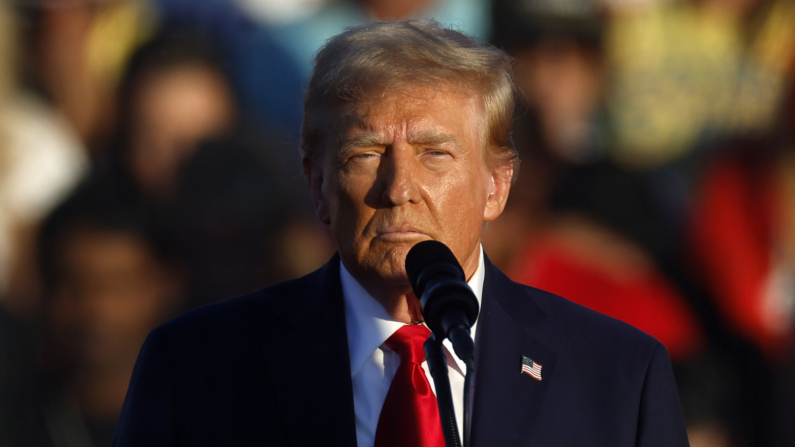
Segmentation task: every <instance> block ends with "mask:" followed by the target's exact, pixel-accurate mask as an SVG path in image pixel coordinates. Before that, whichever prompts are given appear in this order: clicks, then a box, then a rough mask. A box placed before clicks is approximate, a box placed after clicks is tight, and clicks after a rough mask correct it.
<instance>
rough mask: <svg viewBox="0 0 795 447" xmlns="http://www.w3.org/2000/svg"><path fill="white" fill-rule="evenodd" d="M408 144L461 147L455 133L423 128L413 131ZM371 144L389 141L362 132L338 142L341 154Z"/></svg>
mask: <svg viewBox="0 0 795 447" xmlns="http://www.w3.org/2000/svg"><path fill="white" fill-rule="evenodd" d="M409 143H410V144H429V145H435V144H445V143H452V144H453V145H455V147H456V148H457V149H461V147H462V145H461V142H460V141H459V140H458V138H456V137H455V135H453V134H450V133H447V132H438V131H435V130H424V131H418V132H414V133H413V134H412V135H411V138H410V139H409ZM373 146H389V142H388V141H386V140H384V139H383V138H381V137H379V136H377V135H373V134H370V133H362V134H357V135H351V136H347V137H344V138H343V139H342V141H341V142H340V149H341V152H342V153H343V154H346V153H350V152H352V151H354V150H356V149H360V148H363V147H373Z"/></svg>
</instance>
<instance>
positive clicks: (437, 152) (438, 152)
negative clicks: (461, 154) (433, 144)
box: [425, 148, 450, 158]
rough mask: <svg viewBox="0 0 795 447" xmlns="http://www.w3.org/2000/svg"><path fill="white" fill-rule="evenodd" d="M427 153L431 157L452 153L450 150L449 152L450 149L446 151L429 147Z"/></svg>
mask: <svg viewBox="0 0 795 447" xmlns="http://www.w3.org/2000/svg"><path fill="white" fill-rule="evenodd" d="M425 155H426V156H429V157H434V158H437V157H444V156H448V155H450V152H448V151H446V150H444V149H431V148H428V149H426V150H425Z"/></svg>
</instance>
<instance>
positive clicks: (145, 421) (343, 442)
mask: <svg viewBox="0 0 795 447" xmlns="http://www.w3.org/2000/svg"><path fill="white" fill-rule="evenodd" d="M486 263H487V265H486V278H485V282H484V287H483V303H482V309H481V314H480V317H479V320H478V330H477V340H476V345H477V348H476V349H477V358H476V362H477V363H476V377H475V389H474V407H473V410H472V444H473V445H474V446H535V447H538V446H561V447H573V446H587V447H595V446H605V447H625V446H626V447H629V446H643V447H651V446H660V447H679V446H687V445H688V443H687V437H686V433H685V427H684V421H683V418H682V413H681V409H680V405H679V398H678V396H677V391H676V384H675V383H674V378H673V375H672V372H671V365H670V360H669V358H668V353H667V351H666V350H665V348H664V347H663V346H662V345H661V344H660V343H659V342H657V341H656V340H654V339H653V338H652V337H650V336H648V335H646V334H644V333H642V332H640V331H638V330H637V329H634V328H632V327H631V326H629V325H626V324H624V323H621V322H619V321H617V320H614V319H611V318H608V317H606V316H603V315H601V314H598V313H596V312H593V311H590V310H588V309H586V308H584V307H581V306H579V305H577V304H574V303H572V302H570V301H567V300H565V299H563V298H560V297H558V296H555V295H552V294H550V293H547V292H543V291H541V290H538V289H534V288H531V287H527V286H523V285H520V284H517V283H514V282H512V281H511V280H509V279H508V278H507V277H506V276H504V275H503V274H502V273H501V272H500V271H499V270H498V269H497V268H495V267H494V266H493V265H492V264H491V263H489V262H488V260H487V261H486ZM572 280H576V279H574V278H573V279H572ZM343 306H344V304H343V297H342V287H341V284H340V276H339V258H338V257H337V256H335V257H334V258H333V259H332V260H331V261H330V262H329V263H328V264H326V265H325V266H324V267H323V268H321V269H320V270H318V271H316V272H314V273H312V274H310V275H308V276H305V277H303V278H300V279H297V280H293V281H289V282H285V283H281V284H277V285H275V286H271V287H268V288H265V289H263V290H260V291H257V292H254V293H252V294H249V295H245V296H242V297H239V298H234V299H231V300H227V301H223V302H221V303H218V304H213V305H209V306H205V307H203V308H199V309H196V310H194V311H191V312H188V313H186V314H184V315H182V316H180V317H177V318H175V319H174V320H171V321H169V322H167V323H165V324H163V325H161V326H160V327H158V328H157V329H155V330H154V331H152V333H151V334H150V335H149V337H148V338H147V340H146V342H145V343H144V346H143V348H142V349H141V353H140V356H139V358H138V362H137V364H136V366H135V371H134V372H133V376H132V381H131V383H130V389H129V391H128V394H127V399H126V401H125V403H124V409H123V411H122V415H121V420H120V422H119V425H118V428H117V431H116V438H115V440H114V446H116V447H121V446H178V445H179V446H221V445H223V446H260V445H263V446H265V445H267V446H283V445H284V446H288V445H289V446H326V445H328V446H351V447H353V446H355V445H356V431H355V422H354V412H353V392H352V385H351V371H350V366H349V365H350V363H349V360H348V342H347V335H346V329H345V323H344V320H345V314H344V309H343ZM522 356H527V357H529V358H531V359H533V360H534V361H536V362H538V363H539V364H541V365H542V380H541V381H539V380H536V379H534V378H532V377H531V376H529V375H527V374H522V373H521V366H522Z"/></svg>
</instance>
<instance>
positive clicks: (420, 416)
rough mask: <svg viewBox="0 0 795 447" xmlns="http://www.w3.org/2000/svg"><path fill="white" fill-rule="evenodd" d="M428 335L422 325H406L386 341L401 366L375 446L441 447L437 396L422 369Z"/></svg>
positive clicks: (441, 436)
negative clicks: (424, 344)
mask: <svg viewBox="0 0 795 447" xmlns="http://www.w3.org/2000/svg"><path fill="white" fill-rule="evenodd" d="M430 333H431V331H429V330H428V328H427V327H425V326H423V325H421V324H407V325H405V326H403V327H402V328H400V329H399V330H398V331H397V332H395V333H394V334H392V336H391V337H389V339H388V340H387V341H386V345H387V346H389V348H390V349H391V350H393V351H395V352H396V353H398V355H400V366H399V367H398V369H397V372H395V378H394V379H392V385H390V386H389V392H388V393H387V395H386V400H385V401H384V407H383V409H382V410H381V417H380V418H379V419H378V428H377V429H376V432H375V447H444V435H443V434H442V423H441V421H440V420H439V407H438V404H437V403H436V395H435V394H434V393H433V390H432V389H431V384H430V382H428V378H427V377H425V371H423V369H422V362H424V361H425V351H424V350H423V346H422V344H423V343H424V342H425V340H427V339H428V336H429V335H430Z"/></svg>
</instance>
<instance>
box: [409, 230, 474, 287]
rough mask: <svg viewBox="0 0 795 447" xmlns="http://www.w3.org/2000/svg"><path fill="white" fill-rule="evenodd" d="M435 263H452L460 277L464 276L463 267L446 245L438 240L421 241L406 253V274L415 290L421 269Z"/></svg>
mask: <svg viewBox="0 0 795 447" xmlns="http://www.w3.org/2000/svg"><path fill="white" fill-rule="evenodd" d="M437 263H447V264H452V265H454V266H455V267H457V268H458V270H460V271H461V277H464V269H462V268H461V264H459V263H458V259H456V258H455V255H454V254H453V252H452V251H450V249H449V248H447V246H446V245H444V244H443V243H441V242H439V241H422V242H420V243H419V244H417V245H415V246H414V247H412V248H411V250H409V253H408V254H407V255H406V274H408V277H409V282H411V287H412V288H413V289H415V291H416V289H417V281H418V279H419V276H420V274H421V273H422V271H423V270H425V269H426V268H427V267H428V266H430V265H433V264H437Z"/></svg>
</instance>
